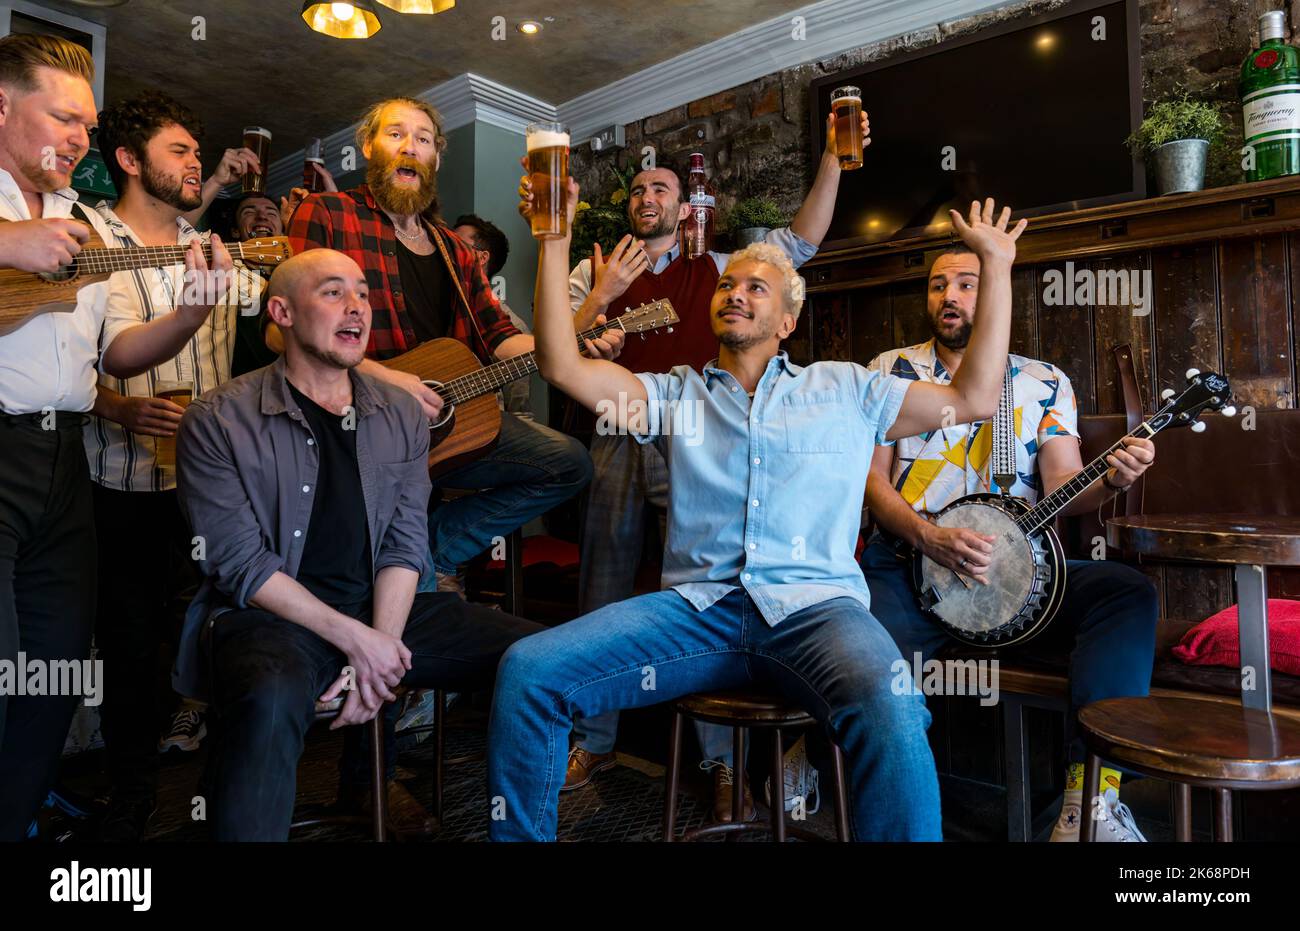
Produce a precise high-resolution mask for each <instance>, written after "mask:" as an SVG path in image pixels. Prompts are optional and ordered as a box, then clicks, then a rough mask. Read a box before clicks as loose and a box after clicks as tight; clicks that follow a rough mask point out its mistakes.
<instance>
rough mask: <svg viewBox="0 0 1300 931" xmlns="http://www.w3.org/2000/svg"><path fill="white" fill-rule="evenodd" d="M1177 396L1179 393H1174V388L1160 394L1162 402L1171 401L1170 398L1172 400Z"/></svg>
mask: <svg viewBox="0 0 1300 931" xmlns="http://www.w3.org/2000/svg"><path fill="white" fill-rule="evenodd" d="M1175 394H1177V392H1176V391H1174V389H1173V388H1166V389H1165V390H1164V391H1162V392H1160V400H1162V401H1168V400H1169V399H1170V398H1172V397H1173V396H1174V395H1175Z"/></svg>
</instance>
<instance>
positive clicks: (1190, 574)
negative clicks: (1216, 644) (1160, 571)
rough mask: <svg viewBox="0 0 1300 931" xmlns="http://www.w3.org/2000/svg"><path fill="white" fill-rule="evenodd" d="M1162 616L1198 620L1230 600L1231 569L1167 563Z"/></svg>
mask: <svg viewBox="0 0 1300 931" xmlns="http://www.w3.org/2000/svg"><path fill="white" fill-rule="evenodd" d="M1164 570H1165V599H1164V608H1165V611H1164V616H1165V617H1176V618H1186V619H1189V620H1194V621H1200V620H1204V619H1205V618H1207V617H1209V616H1210V615H1211V614H1214V613H1215V612H1216V611H1222V610H1223V609H1224V608H1226V607H1228V606H1230V605H1231V604H1232V603H1233V593H1232V570H1231V569H1229V568H1227V567H1223V566H1195V565H1180V564H1178V563H1169V564H1168V565H1166V566H1165V567H1164Z"/></svg>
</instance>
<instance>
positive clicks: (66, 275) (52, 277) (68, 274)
mask: <svg viewBox="0 0 1300 931" xmlns="http://www.w3.org/2000/svg"><path fill="white" fill-rule="evenodd" d="M37 277H38V278H40V279H41V280H42V281H44V282H46V283H48V284H66V283H67V282H69V281H71V280H72V279H74V278H76V277H77V263H76V262H72V263H71V264H68V265H62V266H60V267H59V270H58V271H54V272H37Z"/></svg>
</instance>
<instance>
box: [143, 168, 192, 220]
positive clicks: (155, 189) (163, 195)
mask: <svg viewBox="0 0 1300 931" xmlns="http://www.w3.org/2000/svg"><path fill="white" fill-rule="evenodd" d="M140 167H141V169H142V170H141V172H140V186H141V187H143V188H144V191H145V193H146V194H148V195H149V196H150V197H152V198H154V199H155V200H160V201H162V202H163V203H164V204H166V205H167V206H168V207H175V208H176V209H177V210H193V209H194V208H195V207H198V206H201V205H202V204H203V195H202V194H201V193H200V192H198V191H192V190H190V189H188V188H186V187H185V182H183V181H181V180H180V179H179V178H170V177H168V176H167V175H165V174H163V173H162V172H161V171H156V170H155V169H154V167H153V166H152V165H150V164H149V162H147V161H145V160H143V159H142V160H141V163H140Z"/></svg>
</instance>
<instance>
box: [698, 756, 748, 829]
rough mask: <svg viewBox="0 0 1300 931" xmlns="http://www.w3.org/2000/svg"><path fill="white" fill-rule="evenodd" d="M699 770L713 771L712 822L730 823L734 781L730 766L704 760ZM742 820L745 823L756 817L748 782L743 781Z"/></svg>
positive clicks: (716, 761)
mask: <svg viewBox="0 0 1300 931" xmlns="http://www.w3.org/2000/svg"><path fill="white" fill-rule="evenodd" d="M700 769H703V770H705V771H708V770H710V769H711V770H713V820H714V821H717V822H719V823H721V824H730V823H731V805H732V801H733V800H734V798H735V795H734V794H733V793H734V792H735V788H736V787H735V781H734V778H733V774H732V770H731V767H730V766H727V765H726V764H725V763H722V762H720V761H719V760H705V761H704V762H703V763H701V764H700ZM744 805H745V807H744V809H743V819H744V821H745V822H746V823H748V822H750V821H753V820H754V819H755V818H757V817H758V813H757V812H756V811H754V796H753V795H751V794H750V791H749V781H748V780H746V781H745V801H744Z"/></svg>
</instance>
